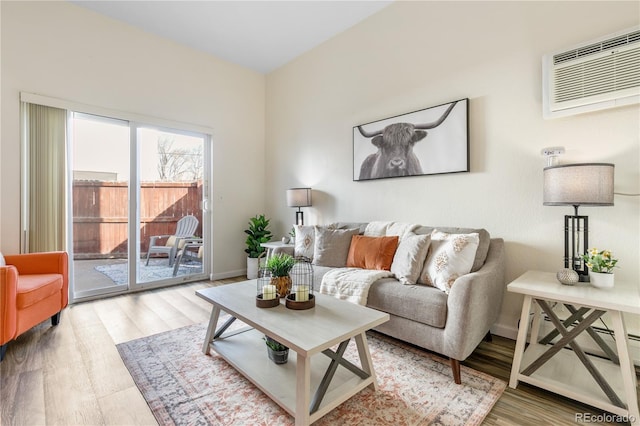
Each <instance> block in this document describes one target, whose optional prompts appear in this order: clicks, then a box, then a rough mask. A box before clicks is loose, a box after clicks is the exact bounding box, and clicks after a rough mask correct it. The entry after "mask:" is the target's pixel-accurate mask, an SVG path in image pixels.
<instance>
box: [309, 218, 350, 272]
mask: <svg viewBox="0 0 640 426" xmlns="http://www.w3.org/2000/svg"><path fill="white" fill-rule="evenodd" d="M359 231H360V230H359V229H358V228H354V229H329V228H325V227H321V226H316V227H315V245H314V247H313V263H314V264H316V265H318V266H330V267H333V268H344V267H345V266H346V265H347V256H348V255H349V247H350V246H351V237H353V236H354V235H358V233H359Z"/></svg>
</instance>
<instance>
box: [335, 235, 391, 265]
mask: <svg viewBox="0 0 640 426" xmlns="http://www.w3.org/2000/svg"><path fill="white" fill-rule="evenodd" d="M397 248H398V237H397V236H395V237H365V236H363V235H354V236H353V237H351V245H350V246H349V254H348V255H347V267H348V268H361V269H376V270H382V271H389V270H391V263H392V262H393V257H394V255H395V253H396V250H397Z"/></svg>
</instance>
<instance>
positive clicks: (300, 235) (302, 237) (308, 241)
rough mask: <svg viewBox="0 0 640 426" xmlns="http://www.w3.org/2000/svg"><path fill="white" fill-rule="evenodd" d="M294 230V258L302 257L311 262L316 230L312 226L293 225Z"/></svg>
mask: <svg viewBox="0 0 640 426" xmlns="http://www.w3.org/2000/svg"><path fill="white" fill-rule="evenodd" d="M293 228H294V229H295V235H296V239H295V248H294V253H295V256H296V257H298V256H303V257H306V258H307V259H310V260H311V261H313V245H314V244H315V236H316V230H315V227H314V226H306V225H294V226H293Z"/></svg>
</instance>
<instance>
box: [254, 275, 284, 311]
mask: <svg viewBox="0 0 640 426" xmlns="http://www.w3.org/2000/svg"><path fill="white" fill-rule="evenodd" d="M271 278H272V277H271V271H269V270H268V269H267V268H266V267H265V266H264V265H262V266H261V267H260V268H259V269H258V279H257V280H256V283H257V284H256V306H257V307H258V308H273V307H275V306H278V305H279V304H280V297H279V295H278V291H277V289H276V286H275V285H273V284H272V283H271Z"/></svg>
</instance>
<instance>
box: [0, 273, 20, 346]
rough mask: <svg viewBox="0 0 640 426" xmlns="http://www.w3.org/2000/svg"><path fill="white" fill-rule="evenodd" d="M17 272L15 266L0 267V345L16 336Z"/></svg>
mask: <svg viewBox="0 0 640 426" xmlns="http://www.w3.org/2000/svg"><path fill="white" fill-rule="evenodd" d="M17 294H18V270H17V269H16V267H15V266H12V265H7V266H0V345H4V344H5V343H7V342H8V341H10V340H12V339H13V338H14V337H15V336H16V329H17V315H16V310H17V308H16V297H17Z"/></svg>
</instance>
